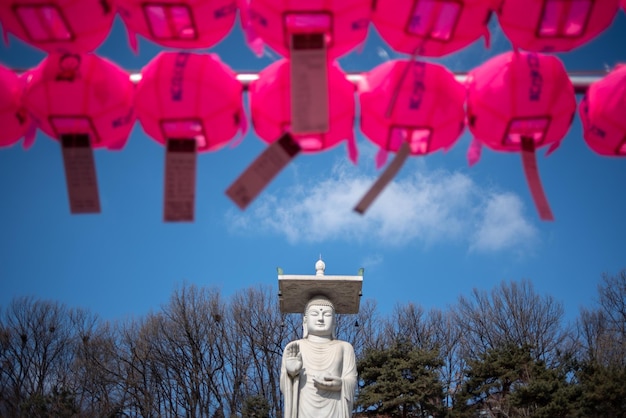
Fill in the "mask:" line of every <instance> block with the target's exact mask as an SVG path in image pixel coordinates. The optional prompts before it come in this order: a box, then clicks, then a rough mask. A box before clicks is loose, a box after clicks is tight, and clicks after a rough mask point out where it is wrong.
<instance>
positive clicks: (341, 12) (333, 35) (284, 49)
mask: <svg viewBox="0 0 626 418" xmlns="http://www.w3.org/2000/svg"><path fill="white" fill-rule="evenodd" d="M244 3H245V1H244ZM242 7H247V10H246V11H245V12H243V14H244V15H245V16H246V18H245V21H244V26H248V25H249V26H250V30H251V31H252V32H253V33H254V34H255V36H258V37H260V38H261V39H262V40H263V41H264V42H265V43H266V44H267V45H268V46H270V47H271V48H272V49H273V50H275V51H276V52H278V53H279V54H281V55H282V56H284V57H288V56H289V55H290V54H289V51H290V47H291V42H292V41H291V36H292V35H294V34H312V33H321V34H323V35H324V39H325V43H326V47H327V49H328V56H329V58H336V57H339V56H341V55H344V54H346V53H347V52H349V51H351V50H352V49H354V48H355V47H357V46H358V45H359V44H361V43H362V42H364V41H365V37H366V36H367V29H368V27H369V22H370V15H371V0H350V1H342V0H333V1H319V0H315V1H308V2H303V1H292V0H289V1H285V0H250V1H249V5H247V6H245V5H244V6H242ZM250 41H251V39H250V36H249V42H250Z"/></svg>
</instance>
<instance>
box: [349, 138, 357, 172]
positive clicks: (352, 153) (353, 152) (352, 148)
mask: <svg viewBox="0 0 626 418" xmlns="http://www.w3.org/2000/svg"><path fill="white" fill-rule="evenodd" d="M348 158H349V159H350V161H352V163H353V164H355V165H356V163H357V161H358V159H359V150H358V149H357V147H356V139H355V137H354V133H353V134H352V135H351V136H350V138H348Z"/></svg>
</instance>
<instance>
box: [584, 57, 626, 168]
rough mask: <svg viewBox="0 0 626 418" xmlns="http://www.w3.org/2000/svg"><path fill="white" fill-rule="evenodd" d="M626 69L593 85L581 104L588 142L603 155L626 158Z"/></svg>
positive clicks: (623, 68)
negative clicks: (625, 114)
mask: <svg viewBox="0 0 626 418" xmlns="http://www.w3.org/2000/svg"><path fill="white" fill-rule="evenodd" d="M625 109H626V65H619V66H617V67H616V68H615V69H614V70H613V71H612V72H611V73H610V74H608V75H607V76H605V77H604V78H603V79H601V80H599V81H596V82H595V83H592V84H591V86H589V90H587V94H586V95H585V97H584V99H583V100H582V102H581V103H580V107H579V114H580V119H581V120H582V124H583V129H584V135H583V136H584V138H585V142H587V145H588V146H589V148H591V149H592V150H594V151H595V152H597V153H598V154H600V155H609V156H611V155H612V156H626V119H624V110H625Z"/></svg>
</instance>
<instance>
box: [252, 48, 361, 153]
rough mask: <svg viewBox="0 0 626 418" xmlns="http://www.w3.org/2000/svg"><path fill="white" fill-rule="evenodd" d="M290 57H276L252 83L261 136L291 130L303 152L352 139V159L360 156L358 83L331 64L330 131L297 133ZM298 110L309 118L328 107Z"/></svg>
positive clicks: (268, 137)
mask: <svg viewBox="0 0 626 418" xmlns="http://www.w3.org/2000/svg"><path fill="white" fill-rule="evenodd" d="M289 69H290V66H289V60H286V59H283V60H280V61H276V62H275V63H273V64H271V65H269V66H268V67H267V68H265V69H264V70H262V71H261V72H260V73H259V78H258V80H255V81H253V82H252V83H250V89H249V94H250V109H251V113H252V123H253V125H254V130H255V131H256V133H257V134H258V135H259V137H260V138H261V139H262V140H263V141H265V142H267V143H272V142H274V141H276V140H278V139H279V138H280V137H281V136H282V135H283V134H285V133H291V134H292V136H293V138H294V139H295V141H296V142H297V143H298V144H299V145H300V147H301V149H302V151H303V152H319V151H323V150H326V149H329V148H332V147H335V146H337V145H338V144H340V143H341V142H343V141H345V140H348V153H349V156H350V159H351V160H353V161H355V160H356V144H355V139H354V86H353V85H352V83H351V82H350V81H349V80H347V79H346V76H345V74H344V73H343V71H341V69H340V68H339V66H338V65H337V64H329V65H328V68H327V72H328V86H329V90H328V99H327V104H326V106H325V108H326V109H325V111H327V112H328V120H329V126H328V130H326V131H311V132H308V133H293V132H292V129H291V119H292V109H291V102H292V94H293V92H292V91H291V75H290V71H289ZM296 111H300V112H302V113H303V117H304V118H306V117H307V116H309V114H311V113H315V112H319V111H324V110H320V109H319V108H315V109H307V108H302V109H298V110H296Z"/></svg>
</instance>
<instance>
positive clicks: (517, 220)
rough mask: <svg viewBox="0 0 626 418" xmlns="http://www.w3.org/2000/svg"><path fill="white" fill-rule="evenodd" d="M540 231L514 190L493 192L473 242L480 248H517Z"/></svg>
mask: <svg viewBox="0 0 626 418" xmlns="http://www.w3.org/2000/svg"><path fill="white" fill-rule="evenodd" d="M536 235H537V230H536V229H535V228H534V227H533V226H532V225H531V224H530V223H529V222H528V220H527V219H525V218H524V214H523V204H522V201H521V199H520V198H519V197H518V196H517V195H515V194H513V193H502V194H499V195H495V194H494V195H491V196H489V197H488V198H487V199H486V202H485V207H484V210H482V211H481V212H480V214H479V220H478V228H477V230H476V231H475V235H474V239H473V242H472V245H471V249H472V250H476V251H497V250H500V249H505V248H512V249H516V248H517V247H521V249H523V247H524V246H525V245H524V244H525V243H528V242H530V241H533V240H534V239H535V238H536Z"/></svg>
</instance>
